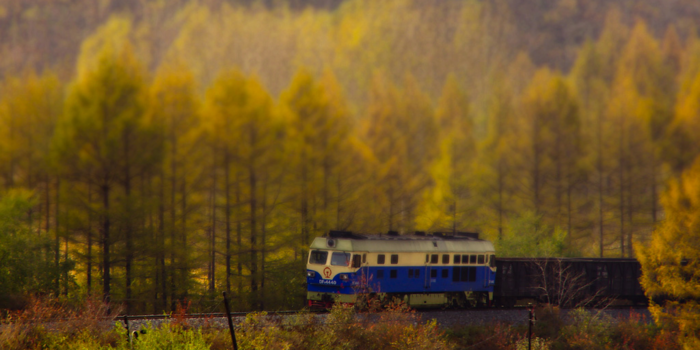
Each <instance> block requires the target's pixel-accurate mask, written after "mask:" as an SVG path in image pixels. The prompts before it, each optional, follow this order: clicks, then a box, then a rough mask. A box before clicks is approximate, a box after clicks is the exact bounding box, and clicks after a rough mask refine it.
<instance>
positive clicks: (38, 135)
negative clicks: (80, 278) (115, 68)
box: [0, 71, 67, 293]
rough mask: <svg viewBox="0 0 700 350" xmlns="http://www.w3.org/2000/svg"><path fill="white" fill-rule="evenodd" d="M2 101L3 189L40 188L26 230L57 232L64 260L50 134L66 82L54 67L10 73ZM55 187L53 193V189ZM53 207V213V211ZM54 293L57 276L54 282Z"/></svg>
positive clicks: (60, 109) (56, 240)
mask: <svg viewBox="0 0 700 350" xmlns="http://www.w3.org/2000/svg"><path fill="white" fill-rule="evenodd" d="M1 89H2V97H3V98H2V100H0V140H2V141H0V149H1V150H2V152H1V153H2V156H0V157H1V158H0V164H3V165H4V166H5V168H4V169H3V170H2V173H3V175H2V177H3V179H4V183H5V186H4V190H5V191H7V190H10V189H12V188H26V189H30V190H34V191H36V194H35V196H37V197H38V198H37V200H34V201H32V202H33V203H35V206H33V207H30V208H29V210H28V212H27V213H26V214H27V219H28V225H29V227H28V229H29V230H30V231H33V232H35V233H38V234H39V235H42V236H43V235H48V234H50V232H52V234H53V238H54V244H53V249H52V252H53V255H54V264H55V267H56V268H59V264H60V260H61V257H60V244H59V243H60V238H61V236H62V235H63V237H64V238H66V239H67V236H65V232H61V231H60V230H59V226H58V225H59V220H58V216H57V215H56V213H58V212H59V207H60V206H59V204H58V202H56V201H54V198H58V196H59V195H58V193H59V178H58V176H57V174H56V171H55V163H54V159H53V157H52V156H53V154H52V152H51V139H52V137H53V133H54V130H55V127H56V123H57V122H58V120H59V119H60V117H61V114H62V112H63V98H64V96H63V86H62V84H61V82H60V81H59V80H58V77H57V76H55V75H54V74H53V73H52V72H51V71H47V72H45V73H44V74H43V75H41V76H39V75H37V74H36V73H33V72H24V73H22V74H20V75H18V76H7V77H5V81H4V83H3V84H2V87H1ZM52 191H53V194H52V193H51V192H52ZM52 206H53V212H52ZM55 283H56V285H55V287H56V293H58V291H59V283H60V282H59V280H58V279H57V280H56V281H55Z"/></svg>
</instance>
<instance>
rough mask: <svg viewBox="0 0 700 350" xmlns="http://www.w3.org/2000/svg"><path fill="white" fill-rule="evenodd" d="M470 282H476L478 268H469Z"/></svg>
mask: <svg viewBox="0 0 700 350" xmlns="http://www.w3.org/2000/svg"><path fill="white" fill-rule="evenodd" d="M469 282H476V267H470V268H469Z"/></svg>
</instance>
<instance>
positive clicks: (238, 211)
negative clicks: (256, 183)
mask: <svg viewBox="0 0 700 350" xmlns="http://www.w3.org/2000/svg"><path fill="white" fill-rule="evenodd" d="M240 205H241V179H240V171H236V244H237V247H238V249H237V253H238V255H237V258H236V263H237V266H236V268H237V272H238V274H237V278H238V309H239V310H242V309H243V298H242V297H241V295H242V294H243V263H242V259H243V247H242V236H243V230H242V227H241V220H242V218H241V209H240Z"/></svg>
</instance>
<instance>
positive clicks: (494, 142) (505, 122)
mask: <svg viewBox="0 0 700 350" xmlns="http://www.w3.org/2000/svg"><path fill="white" fill-rule="evenodd" d="M513 99H514V98H513V95H512V93H511V91H510V87H509V86H508V85H507V84H505V82H504V81H503V79H498V78H496V79H495V82H494V83H493V89H492V91H491V96H490V98H489V101H488V107H487V112H486V114H487V122H488V126H487V135H486V138H485V139H484V140H483V141H481V142H480V143H479V144H478V158H477V159H478V161H477V166H476V167H475V172H476V174H475V177H476V179H477V181H476V193H477V194H478V198H479V199H480V201H482V202H483V203H484V205H483V206H482V209H481V211H480V212H481V216H482V217H484V218H485V219H484V223H482V225H489V226H491V227H493V226H495V227H494V228H495V230H496V231H497V233H496V238H497V239H498V240H502V239H503V238H504V228H505V222H506V219H507V213H508V212H509V211H510V210H511V209H512V208H511V206H512V202H513V201H512V197H513V192H514V190H513V187H514V185H513V180H514V179H513V178H512V175H513V169H514V164H513V159H512V157H511V155H512V154H513V152H512V141H513V132H514V128H513V124H514V121H515V107H514V105H513V104H514V101H513Z"/></svg>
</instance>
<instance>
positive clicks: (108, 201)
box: [56, 45, 161, 305]
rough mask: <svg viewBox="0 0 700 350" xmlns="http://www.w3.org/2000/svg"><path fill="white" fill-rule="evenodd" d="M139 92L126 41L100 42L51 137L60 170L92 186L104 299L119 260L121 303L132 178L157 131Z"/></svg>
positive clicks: (149, 160)
mask: <svg viewBox="0 0 700 350" xmlns="http://www.w3.org/2000/svg"><path fill="white" fill-rule="evenodd" d="M144 96H145V84H144V81H143V72H142V69H141V67H140V65H139V64H138V62H137V61H136V59H135V58H134V56H133V54H132V52H131V50H130V46H129V45H125V46H122V47H113V46H111V45H106V46H105V47H104V49H103V50H102V51H101V52H100V54H99V56H98V57H97V62H96V63H95V64H93V65H91V66H90V67H89V68H88V69H81V70H80V74H79V76H78V78H77V81H76V82H75V84H74V86H73V88H72V89H71V92H70V95H69V97H68V100H67V102H66V110H65V120H64V122H63V123H62V125H61V129H60V130H59V132H58V133H57V136H56V149H57V150H58V153H59V154H60V158H59V159H60V164H62V167H61V172H62V174H63V175H64V176H65V177H66V178H67V179H69V180H71V181H73V182H75V183H78V184H82V185H87V186H94V187H95V188H96V192H97V197H98V198H99V203H100V208H99V222H100V234H101V237H100V244H101V246H102V263H101V267H102V279H103V295H104V297H105V298H109V297H110V295H111V292H112V289H111V287H112V270H113V268H114V266H113V262H114V261H117V260H121V261H124V262H125V298H126V299H127V305H129V304H130V302H131V300H130V299H131V287H132V286H131V284H132V282H133V279H132V278H133V271H132V267H133V262H134V258H135V257H134V249H135V247H134V239H135V236H136V228H135V227H134V226H133V225H131V223H132V220H133V219H134V218H135V216H136V213H135V208H134V207H133V205H134V203H135V200H134V198H132V192H133V190H134V188H133V182H134V181H133V180H134V178H135V177H137V176H141V175H142V174H143V173H144V169H145V168H147V167H150V166H152V165H153V164H157V163H158V161H159V159H160V153H161V152H160V148H159V147H158V144H159V141H158V137H157V134H156V133H155V131H154V130H153V128H151V127H149V126H148V125H147V123H146V122H145V120H144V98H145V97H144ZM116 200H118V202H116ZM115 202H116V203H115ZM115 228H116V230H115ZM119 231H123V233H124V242H125V248H124V254H125V256H124V257H123V259H117V258H116V257H115V256H113V255H112V254H113V247H114V245H115V243H116V242H117V241H118V239H117V238H119V237H118V236H117V235H116V234H115V233H119Z"/></svg>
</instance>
